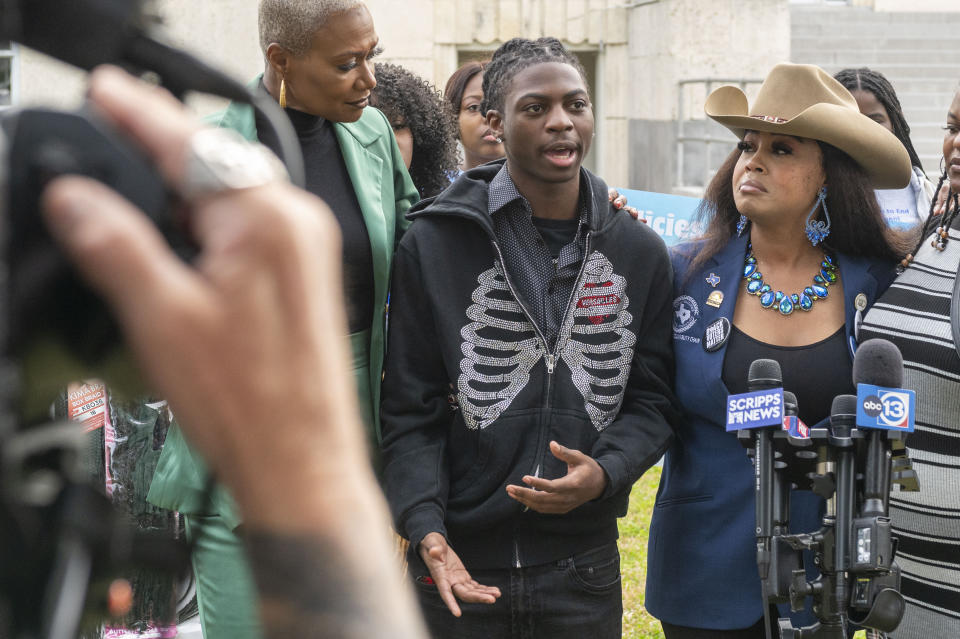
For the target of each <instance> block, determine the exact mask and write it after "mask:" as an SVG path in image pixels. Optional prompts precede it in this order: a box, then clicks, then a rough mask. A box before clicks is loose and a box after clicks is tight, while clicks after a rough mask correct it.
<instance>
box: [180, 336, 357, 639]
mask: <svg viewBox="0 0 960 639" xmlns="http://www.w3.org/2000/svg"><path fill="white" fill-rule="evenodd" d="M350 343H351V346H352V348H353V372H354V377H355V379H356V385H357V396H358V400H359V406H360V417H361V418H362V420H363V424H364V426H365V428H366V431H367V432H368V433H373V432H374V427H373V410H374V408H373V401H372V399H371V392H370V373H369V371H370V356H369V345H370V332H369V331H364V332H363V333H355V334H354V335H351V336H350ZM316 383H318V384H322V383H323V380H317V382H316ZM319 427H321V425H318V428H319ZM291 489H292V490H322V489H323V487H322V486H299V487H292V488H291ZM185 520H186V524H187V538H188V539H189V540H190V541H191V542H192V543H193V544H194V549H193V558H192V560H193V571H194V574H195V575H196V579H197V603H198V604H199V606H200V623H201V625H202V626H203V636H204V639H261V637H262V636H263V632H262V630H261V628H260V617H259V610H258V608H257V597H256V587H255V585H254V582H253V574H252V573H251V570H250V565H249V563H248V562H247V557H246V555H245V554H244V547H243V542H242V541H241V540H240V538H239V537H238V536H237V535H236V532H235V531H234V530H232V529H231V528H230V526H229V525H228V524H227V523H226V521H225V520H224V519H223V518H222V517H221V516H220V515H197V514H194V515H190V514H187V515H185Z"/></svg>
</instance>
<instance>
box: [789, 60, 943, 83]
mask: <svg viewBox="0 0 960 639" xmlns="http://www.w3.org/2000/svg"><path fill="white" fill-rule="evenodd" d="M792 57H793V56H792ZM795 59H796V58H795ZM807 59H808V60H811V61H810V62H808V63H807V64H817V66H819V67H822V68H823V70H824V71H828V72H830V73H836V72H837V71H840V70H841V69H846V68H849V67H856V66H862V65H857V64H856V63H855V61H853V63H852V64H851V63H845V64H841V63H836V62H830V61H827V62H823V61H821V62H819V63H817V62H814V61H813V56H808V57H807ZM871 68H875V69H876V70H877V71H879V72H880V73H882V74H883V75H885V76H887V79H889V80H890V81H891V82H893V81H894V80H897V81H899V80H900V79H911V80H927V81H928V82H938V83H939V82H941V81H948V82H953V83H954V84H956V83H957V82H958V81H960V68H958V67H957V65H953V64H940V63H938V62H934V63H930V64H926V65H919V64H896V63H890V64H876V65H873V66H872V67H871Z"/></svg>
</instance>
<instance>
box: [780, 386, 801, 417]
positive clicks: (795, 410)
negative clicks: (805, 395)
mask: <svg viewBox="0 0 960 639" xmlns="http://www.w3.org/2000/svg"><path fill="white" fill-rule="evenodd" d="M783 412H784V414H786V415H794V416H796V415H799V414H800V408H799V406H798V405H797V396H796V395H794V394H793V393H792V392H790V391H788V390H785V391H783Z"/></svg>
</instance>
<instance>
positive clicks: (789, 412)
mask: <svg viewBox="0 0 960 639" xmlns="http://www.w3.org/2000/svg"><path fill="white" fill-rule="evenodd" d="M798 415H800V408H799V406H798V404H797V396H796V395H794V394H793V393H791V392H790V391H788V390H785V391H783V417H784V421H783V423H784V424H787V423H788V422H787V419H788V418H790V417H797V416H798ZM777 455H778V453H776V452H774V457H775V458H776V456H777ZM773 467H774V473H773V480H774V481H773V492H774V495H773V532H774V534H785V533H787V532H788V530H787V528H788V523H789V521H790V482H789V481H787V478H786V477H785V473H786V470H787V464H786V462H785V461H782V459H781V460H780V461H777V460H776V459H774V462H773Z"/></svg>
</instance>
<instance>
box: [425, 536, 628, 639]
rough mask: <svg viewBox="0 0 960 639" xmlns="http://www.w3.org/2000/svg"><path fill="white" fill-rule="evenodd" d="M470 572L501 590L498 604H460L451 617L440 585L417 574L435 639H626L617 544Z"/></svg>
mask: <svg viewBox="0 0 960 639" xmlns="http://www.w3.org/2000/svg"><path fill="white" fill-rule="evenodd" d="M467 569H468V570H470V575H471V576H472V577H473V578H474V579H475V580H477V581H478V582H479V583H481V584H483V585H485V586H496V587H498V588H499V589H500V598H499V599H497V601H496V603H494V604H469V603H467V604H465V603H463V602H461V603H460V608H461V610H462V611H463V616H462V617H460V618H459V619H458V618H457V617H454V616H453V615H452V614H450V611H449V610H448V609H447V606H446V605H445V604H444V603H443V601H442V600H441V599H440V595H439V594H438V593H437V588H436V586H433V585H428V584H425V583H423V581H422V580H418V579H417V577H420V576H421V575H418V574H414V569H413V566H411V577H413V578H414V584H415V585H416V590H417V595H418V598H419V600H420V608H421V610H423V615H424V618H425V619H426V622H427V627H428V628H429V629H430V633H431V635H432V636H433V638H434V639H584V638H588V639H620V636H621V628H620V625H621V617H622V616H623V603H622V601H621V595H620V553H619V552H618V550H617V543H616V542H611V543H609V544H605V545H603V546H600V547H599V548H594V549H592V550H588V551H585V552H582V553H577V554H575V555H574V556H572V557H568V558H566V559H560V560H558V561H554V562H551V563H548V564H542V565H539V566H527V567H524V568H506V569H497V570H471V569H470V568H469V566H468V567H467Z"/></svg>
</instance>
